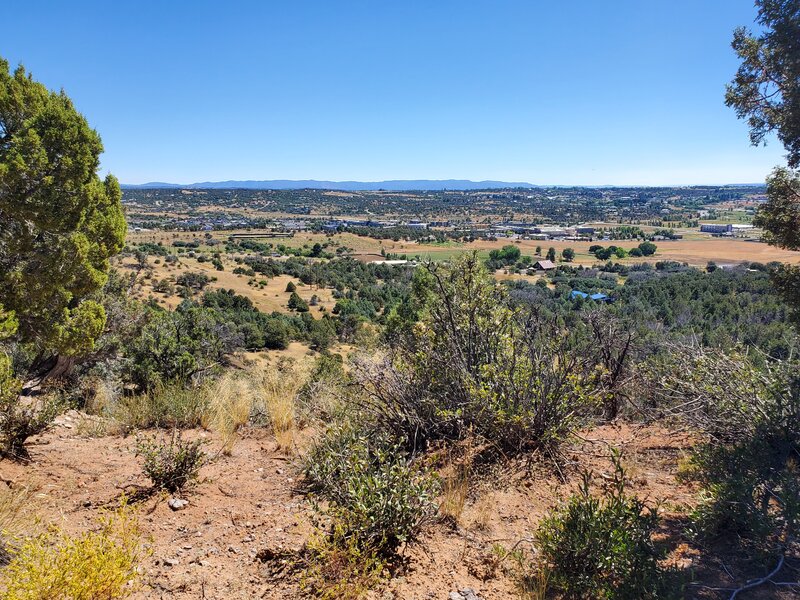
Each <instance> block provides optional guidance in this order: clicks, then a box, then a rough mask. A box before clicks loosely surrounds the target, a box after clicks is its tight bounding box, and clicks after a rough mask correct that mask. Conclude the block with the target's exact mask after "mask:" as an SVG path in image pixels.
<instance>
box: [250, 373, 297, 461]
mask: <svg viewBox="0 0 800 600" xmlns="http://www.w3.org/2000/svg"><path fill="white" fill-rule="evenodd" d="M307 377H308V374H307V369H305V368H304V367H302V366H298V365H297V364H296V363H294V362H285V363H283V364H279V365H277V366H269V367H268V368H267V369H265V370H264V371H262V372H261V374H260V376H258V377H257V379H256V382H255V385H256V389H257V393H258V399H259V404H260V408H261V410H262V411H263V413H265V415H266V417H267V418H268V420H269V424H270V425H271V427H272V432H273V434H274V435H275V441H276V442H277V443H278V449H279V450H282V451H283V452H285V453H286V454H291V453H292V452H294V449H295V445H296V440H297V429H298V419H297V405H298V394H299V393H300V390H301V389H302V387H303V385H304V384H305V382H306V379H307Z"/></svg>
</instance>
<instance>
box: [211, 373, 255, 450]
mask: <svg viewBox="0 0 800 600" xmlns="http://www.w3.org/2000/svg"><path fill="white" fill-rule="evenodd" d="M208 395H209V401H208V408H207V409H206V411H205V413H204V414H203V416H202V418H201V422H200V424H201V425H202V426H203V427H204V428H206V429H210V430H211V431H214V432H216V433H218V434H219V436H220V438H221V439H222V453H223V454H225V455H226V456H230V455H231V453H232V452H233V447H234V446H235V445H236V442H237V441H238V439H239V429H240V428H242V427H243V426H245V425H247V423H248V422H249V421H250V415H251V414H252V411H253V406H254V405H255V403H256V391H255V389H254V387H253V383H252V381H251V380H250V379H249V378H247V377H244V376H237V375H236V374H233V373H226V374H225V375H224V376H223V377H222V378H220V379H219V380H218V381H217V382H216V383H214V385H213V386H212V387H211V388H210V389H209V390H208Z"/></svg>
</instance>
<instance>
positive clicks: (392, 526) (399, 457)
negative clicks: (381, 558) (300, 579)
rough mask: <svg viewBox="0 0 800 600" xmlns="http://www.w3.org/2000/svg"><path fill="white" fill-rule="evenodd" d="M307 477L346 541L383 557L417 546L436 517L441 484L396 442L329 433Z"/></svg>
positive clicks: (346, 430)
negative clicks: (412, 544)
mask: <svg viewBox="0 0 800 600" xmlns="http://www.w3.org/2000/svg"><path fill="white" fill-rule="evenodd" d="M305 476H306V482H307V485H308V488H309V490H310V491H311V492H312V494H314V495H315V496H316V497H318V498H321V499H323V500H326V501H327V503H328V504H327V507H326V508H325V509H324V511H323V512H324V513H325V514H326V515H327V516H329V517H331V518H332V519H333V521H334V522H335V523H336V527H338V528H339V529H341V530H342V533H343V535H345V536H346V537H348V538H350V537H353V538H356V539H358V540H359V543H360V545H361V547H363V548H366V547H369V548H372V549H373V550H374V551H376V552H378V553H381V554H391V553H392V552H394V551H395V550H396V548H397V547H398V546H399V545H400V544H402V543H408V542H412V541H413V540H414V539H415V538H416V536H417V535H418V533H419V530H420V527H421V525H422V524H423V522H424V521H425V520H426V519H427V518H429V517H431V516H432V515H433V514H434V513H435V505H434V503H433V498H434V496H435V494H436V491H437V489H438V480H437V478H436V477H435V476H434V475H433V474H431V473H430V472H428V471H427V470H426V469H424V468H423V467H422V466H420V465H418V464H417V463H414V462H412V461H410V460H409V459H408V458H407V456H406V455H405V453H404V452H403V450H402V448H401V447H400V446H398V445H397V444H396V443H394V442H393V441H392V440H391V439H390V438H388V437H386V436H382V435H380V434H370V433H367V432H366V431H364V430H359V429H357V428H355V427H353V426H345V427H334V428H332V429H331V430H330V431H329V432H328V434H327V435H326V436H325V437H324V438H323V439H322V440H321V441H320V442H319V443H318V444H317V445H316V446H315V447H314V448H313V449H312V451H311V452H310V453H309V456H308V457H307V458H306V461H305Z"/></svg>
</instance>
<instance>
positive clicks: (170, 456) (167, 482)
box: [136, 431, 207, 493]
mask: <svg viewBox="0 0 800 600" xmlns="http://www.w3.org/2000/svg"><path fill="white" fill-rule="evenodd" d="M202 446H203V440H194V441H184V440H183V439H181V434H180V432H178V431H173V433H172V437H171V438H170V440H169V442H164V441H159V440H157V439H155V438H140V439H139V440H137V443H136V454H137V456H142V457H143V458H144V464H143V465H142V470H143V471H144V474H145V475H147V477H148V478H149V479H150V481H152V482H153V487H154V488H155V489H160V490H166V491H168V492H170V493H176V492H181V491H183V490H184V489H185V488H186V487H188V486H189V485H190V484H193V483H194V482H195V481H197V476H198V473H199V471H200V468H201V467H202V466H203V465H204V464H205V463H206V460H207V456H206V453H205V452H203V449H202Z"/></svg>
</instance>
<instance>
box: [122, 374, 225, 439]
mask: <svg viewBox="0 0 800 600" xmlns="http://www.w3.org/2000/svg"><path fill="white" fill-rule="evenodd" d="M208 405H209V390H208V385H204V386H200V387H196V388H186V387H184V386H183V385H181V384H179V383H170V384H158V385H156V386H155V388H154V389H153V390H152V391H150V392H146V393H143V394H138V395H136V396H129V397H121V398H119V399H118V400H117V401H116V402H115V403H114V405H113V407H112V410H111V416H112V417H113V418H115V419H116V420H117V421H118V422H119V423H120V425H121V427H123V428H124V429H125V430H128V431H132V430H136V429H148V428H151V427H161V428H168V427H179V428H186V427H197V426H199V425H200V424H201V422H202V420H203V416H204V415H205V413H206V411H207V410H208Z"/></svg>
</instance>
